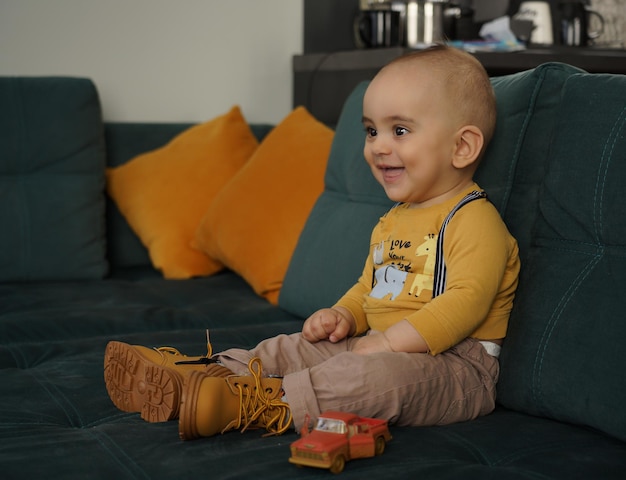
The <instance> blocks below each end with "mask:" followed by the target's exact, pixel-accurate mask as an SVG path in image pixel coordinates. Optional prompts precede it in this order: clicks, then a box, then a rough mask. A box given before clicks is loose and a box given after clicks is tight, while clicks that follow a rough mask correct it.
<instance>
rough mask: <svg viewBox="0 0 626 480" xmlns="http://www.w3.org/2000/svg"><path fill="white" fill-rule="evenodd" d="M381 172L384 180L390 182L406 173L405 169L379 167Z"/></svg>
mask: <svg viewBox="0 0 626 480" xmlns="http://www.w3.org/2000/svg"><path fill="white" fill-rule="evenodd" d="M379 170H380V171H381V172H382V174H383V180H385V181H386V182H389V181H393V180H395V179H396V178H398V177H399V176H400V175H401V174H402V172H404V167H379Z"/></svg>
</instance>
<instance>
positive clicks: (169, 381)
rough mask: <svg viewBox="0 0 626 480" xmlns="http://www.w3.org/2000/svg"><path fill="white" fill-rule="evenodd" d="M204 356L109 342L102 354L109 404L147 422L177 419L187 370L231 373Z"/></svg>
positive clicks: (208, 343)
mask: <svg viewBox="0 0 626 480" xmlns="http://www.w3.org/2000/svg"><path fill="white" fill-rule="evenodd" d="M207 347H208V353H207V355H205V356H198V357H188V356H186V355H183V354H181V353H180V352H179V351H178V350H176V349H175V348H171V347H160V348H154V349H151V348H147V347H143V346H141V345H129V344H127V343H122V342H115V341H113V342H109V343H108V345H107V347H106V350H105V355H104V383H105V385H106V389H107V392H108V394H109V397H110V398H111V400H112V401H113V404H114V405H115V406H116V407H117V408H119V409H120V410H122V411H124V412H139V413H140V414H141V418H143V419H144V420H145V421H147V422H165V421H168V420H173V419H175V418H178V412H179V411H180V399H181V390H182V387H183V384H184V383H185V381H186V380H187V378H188V377H189V374H190V373H191V372H199V373H201V374H202V375H211V376H216V377H225V376H227V375H232V372H231V371H230V370H229V369H227V368H226V367H224V366H222V365H218V364H216V363H211V359H210V356H211V353H212V349H211V344H210V342H209V341H208V332H207Z"/></svg>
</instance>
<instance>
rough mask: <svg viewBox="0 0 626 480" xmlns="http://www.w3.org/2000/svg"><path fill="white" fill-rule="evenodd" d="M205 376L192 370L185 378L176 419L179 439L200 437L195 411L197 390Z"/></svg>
mask: <svg viewBox="0 0 626 480" xmlns="http://www.w3.org/2000/svg"><path fill="white" fill-rule="evenodd" d="M205 377H206V375H204V374H202V373H200V372H192V373H191V374H190V375H189V377H188V378H187V383H186V384H185V388H184V389H183V393H182V396H181V400H180V417H179V419H178V436H179V437H180V439H181V440H194V439H196V438H200V433H199V432H198V427H197V425H196V411H197V403H198V390H199V389H200V384H201V383H202V380H203V379H204V378H205Z"/></svg>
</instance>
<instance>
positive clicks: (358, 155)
mask: <svg viewBox="0 0 626 480" xmlns="http://www.w3.org/2000/svg"><path fill="white" fill-rule="evenodd" d="M366 88H367V83H361V84H360V85H359V86H358V87H357V88H356V89H355V90H354V91H353V92H352V94H351V95H350V97H349V98H348V99H347V100H346V103H345V105H344V107H343V110H342V113H341V116H340V118H339V122H338V124H337V129H336V130H335V137H334V139H333V144H332V147H331V151H330V156H329V158H328V166H327V169H326V175H325V177H324V181H325V190H324V193H323V194H322V195H321V196H320V198H319V199H318V200H317V202H316V203H315V206H314V208H313V211H312V212H311V215H310V216H309V218H308V220H307V222H306V225H305V227H304V230H303V231H302V234H301V235H300V238H299V240H298V245H297V247H296V250H295V252H294V254H293V257H292V259H291V262H290V264H289V268H288V269H287V274H286V276H285V280H284V282H283V287H282V290H281V292H280V297H279V299H278V303H279V305H280V306H281V307H283V308H285V309H286V310H288V311H290V312H293V313H295V314H297V315H300V316H302V317H307V316H309V315H310V314H311V313H313V312H314V311H315V310H317V309H319V308H321V307H323V306H330V305H332V304H333V303H334V302H335V301H337V300H338V299H339V297H340V296H341V295H342V294H343V292H345V291H346V290H347V289H348V288H349V287H350V286H352V285H353V284H354V282H355V281H356V280H357V278H358V275H359V274H360V273H361V270H362V268H363V261H364V259H365V255H367V251H368V248H369V239H370V234H371V230H372V228H373V227H374V225H375V224H376V222H377V220H378V218H379V217H380V215H382V214H383V213H384V212H385V211H386V210H387V209H388V208H389V207H390V206H391V205H392V203H391V202H390V200H389V199H388V198H387V196H386V195H385V192H384V190H383V189H382V187H381V186H380V185H379V184H378V183H377V182H376V180H375V179H374V177H373V176H372V174H371V172H370V169H369V167H368V166H367V164H366V163H365V160H364V159H363V141H364V139H365V137H364V135H365V134H364V132H363V125H362V124H361V117H362V105H361V104H362V100H363V94H364V93H365V89H366Z"/></svg>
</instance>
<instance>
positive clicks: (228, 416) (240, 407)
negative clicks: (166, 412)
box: [178, 358, 291, 440]
mask: <svg viewBox="0 0 626 480" xmlns="http://www.w3.org/2000/svg"><path fill="white" fill-rule="evenodd" d="M248 368H249V370H250V372H251V375H250V376H237V375H232V376H229V377H225V378H216V377H208V376H206V375H203V374H202V373H198V372H193V373H191V375H189V379H188V381H187V383H186V385H185V387H184V388H183V398H182V401H181V406H180V418H179V421H178V432H179V434H180V438H182V439H183V440H193V439H194V438H198V437H210V436H212V435H215V434H217V433H224V432H227V431H228V430H238V429H241V431H242V432H243V431H244V430H246V429H249V428H265V429H266V430H267V431H268V432H269V434H272V435H280V434H282V433H284V432H285V431H286V430H287V429H288V428H289V426H290V425H291V411H290V409H289V405H288V404H286V403H285V402H283V401H282V400H281V397H282V396H283V395H284V393H283V391H282V380H281V379H280V378H261V371H262V366H261V360H259V359H258V358H253V359H252V360H250V362H249V363H248Z"/></svg>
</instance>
